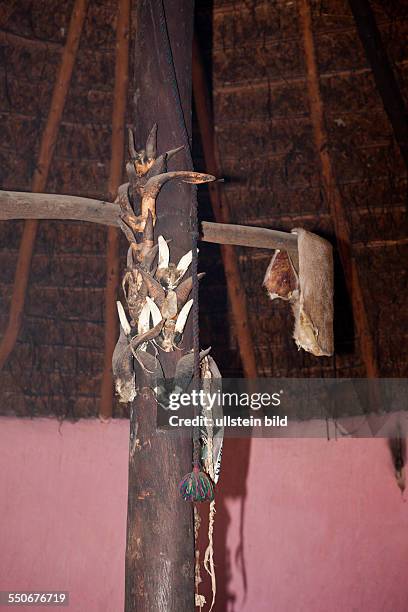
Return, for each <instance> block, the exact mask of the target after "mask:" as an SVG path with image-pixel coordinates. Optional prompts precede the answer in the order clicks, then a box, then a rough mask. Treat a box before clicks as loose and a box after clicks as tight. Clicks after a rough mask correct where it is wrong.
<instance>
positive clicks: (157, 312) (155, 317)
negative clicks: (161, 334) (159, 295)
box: [146, 296, 164, 326]
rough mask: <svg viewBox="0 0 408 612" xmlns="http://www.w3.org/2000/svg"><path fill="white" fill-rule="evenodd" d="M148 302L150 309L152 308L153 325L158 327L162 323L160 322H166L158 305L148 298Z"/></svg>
mask: <svg viewBox="0 0 408 612" xmlns="http://www.w3.org/2000/svg"><path fill="white" fill-rule="evenodd" d="M146 301H147V303H148V304H149V307H150V313H151V315H152V319H153V325H154V326H156V325H158V324H159V323H160V321H164V319H163V317H162V316H161V312H160V310H159V308H158V306H157V304H155V303H154V302H153V300H152V298H150V297H149V296H147V298H146Z"/></svg>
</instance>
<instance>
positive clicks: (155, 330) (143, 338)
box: [129, 319, 164, 352]
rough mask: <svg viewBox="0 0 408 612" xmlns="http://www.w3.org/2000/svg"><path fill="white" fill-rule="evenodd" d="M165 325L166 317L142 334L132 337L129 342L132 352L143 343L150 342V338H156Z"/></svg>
mask: <svg viewBox="0 0 408 612" xmlns="http://www.w3.org/2000/svg"><path fill="white" fill-rule="evenodd" d="M163 325H164V319H162V320H161V321H160V322H159V323H158V324H157V325H155V326H154V327H152V328H151V329H149V330H148V331H147V332H145V333H144V334H141V335H140V336H135V337H134V338H132V339H131V340H130V342H129V345H130V348H131V350H132V352H134V351H136V349H137V348H138V347H139V346H140V345H141V344H144V343H145V342H148V341H149V340H153V338H156V336H158V335H159V334H160V332H161V330H162V327H163Z"/></svg>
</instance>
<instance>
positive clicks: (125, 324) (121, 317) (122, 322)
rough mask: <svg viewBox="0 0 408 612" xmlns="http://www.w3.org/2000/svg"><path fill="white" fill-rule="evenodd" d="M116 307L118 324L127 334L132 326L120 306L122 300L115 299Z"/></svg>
mask: <svg viewBox="0 0 408 612" xmlns="http://www.w3.org/2000/svg"><path fill="white" fill-rule="evenodd" d="M116 307H117V309H118V315H119V321H120V325H121V327H122V329H123V331H124V332H125V334H126V335H127V336H128V335H129V334H130V332H131V330H132V328H131V327H130V323H129V321H128V320H127V316H126V313H125V310H124V308H123V306H122V302H119V301H117V302H116Z"/></svg>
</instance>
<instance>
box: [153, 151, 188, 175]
mask: <svg viewBox="0 0 408 612" xmlns="http://www.w3.org/2000/svg"><path fill="white" fill-rule="evenodd" d="M181 149H184V146H182V147H178V148H177V149H171V150H170V151H167V153H164V154H163V155H160V156H159V157H158V158H157V159H156V160H155V161H154V163H153V164H152V167H151V168H150V170H149V172H148V173H147V178H148V179H149V178H151V177H152V176H157V175H158V174H162V173H163V172H165V171H166V167H167V162H168V161H169V159H171V158H172V157H173V156H174V155H176V153H178V152H179V151H181Z"/></svg>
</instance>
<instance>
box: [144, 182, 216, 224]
mask: <svg viewBox="0 0 408 612" xmlns="http://www.w3.org/2000/svg"><path fill="white" fill-rule="evenodd" d="M174 179H179V180H181V181H183V182H184V183H192V184H194V185H197V184H199V183H210V182H211V181H215V176H212V175H211V174H203V173H202V172H192V171H190V170H178V171H176V172H165V173H163V174H158V175H157V176H152V177H151V178H149V180H148V181H147V183H146V185H145V186H144V187H143V197H142V203H141V215H142V217H144V218H146V217H147V211H148V210H151V211H152V215H153V219H154V220H155V218H156V198H157V196H158V194H159V191H160V189H161V188H162V187H163V185H164V184H165V183H167V182H168V181H172V180H174Z"/></svg>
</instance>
